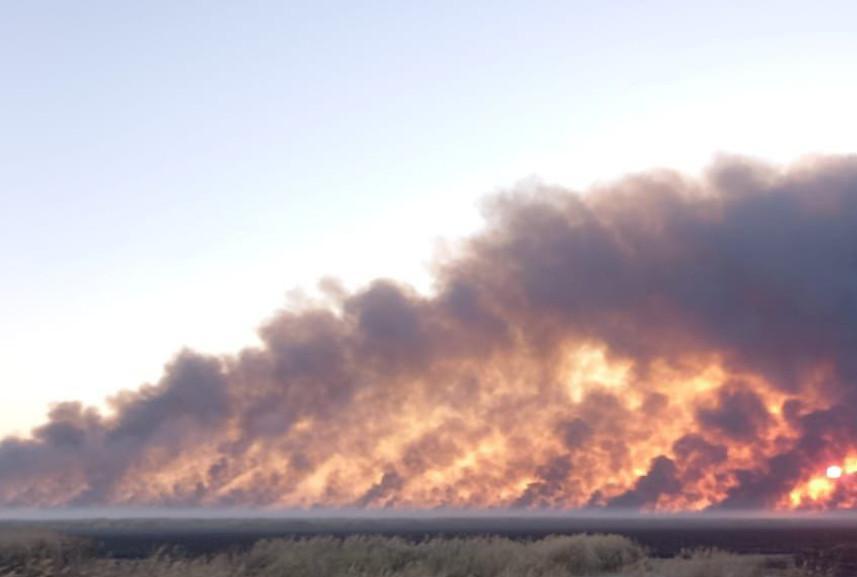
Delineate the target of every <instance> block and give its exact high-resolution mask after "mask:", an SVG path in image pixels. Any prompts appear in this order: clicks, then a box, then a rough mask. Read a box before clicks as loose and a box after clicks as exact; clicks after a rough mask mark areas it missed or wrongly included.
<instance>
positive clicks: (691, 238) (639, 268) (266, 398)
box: [0, 157, 857, 508]
mask: <svg viewBox="0 0 857 577" xmlns="http://www.w3.org/2000/svg"><path fill="white" fill-rule="evenodd" d="M486 218H487V227H486V229H485V230H484V231H483V232H482V233H480V234H478V235H476V236H475V237H473V238H471V239H469V240H468V241H466V242H465V243H464V244H463V245H462V246H461V248H460V251H459V254H457V256H455V257H452V258H447V259H446V260H444V261H441V262H438V263H437V264H436V271H437V277H436V292H435V293H434V294H433V295H432V296H424V295H420V294H417V293H416V292H415V291H413V290H412V289H411V288H409V287H407V286H404V285H402V284H400V283H396V282H394V281H389V280H379V281H376V282H374V283H372V284H371V285H369V286H368V287H366V288H364V289H362V290H360V291H358V292H356V293H353V294H350V293H348V292H347V291H345V290H344V289H342V287H341V286H339V285H338V284H337V283H335V282H334V281H331V280H326V281H324V283H323V286H322V292H323V293H324V294H325V295H326V297H325V298H326V299H327V303H326V304H324V305H319V306H316V307H306V308H304V309H302V310H292V311H287V312H282V313H280V314H278V315H277V316H276V317H274V318H273V319H271V320H270V321H269V322H268V323H266V324H265V325H264V326H263V327H262V328H261V330H260V336H261V339H262V342H263V345H262V346H261V347H258V348H251V349H247V350H244V351H241V352H239V353H238V354H236V355H235V356H232V357H224V358H213V357H208V356H205V355H200V354H197V353H193V352H191V351H184V352H182V353H180V354H179V355H178V356H177V357H176V358H175V359H174V360H173V361H172V362H171V363H170V364H169V365H167V367H166V369H165V372H164V376H163V378H162V379H161V380H160V381H159V382H158V383H156V384H153V385H146V386H143V387H141V388H140V389H138V390H135V391H126V392H123V393H121V394H119V395H118V396H117V397H116V398H114V399H112V401H111V407H112V411H111V412H109V413H106V414H102V413H99V412H98V411H96V410H94V409H92V408H88V407H84V406H82V405H81V404H80V403H76V402H66V403H61V404H58V405H56V406H55V407H54V408H53V410H52V411H51V413H50V415H49V417H48V421H47V422H46V423H45V424H43V425H41V426H39V427H37V428H35V429H34V430H33V431H32V435H31V436H30V438H26V439H20V438H7V439H5V440H2V441H0V504H4V505H32V504H37V505H69V504H71V505H93V504H110V503H122V504H157V505H164V504H183V505H218V504H221V505H222V504H227V505H229V504H241V505H248V504H249V505H268V504H278V505H300V506H314V505H322V506H339V505H342V506H354V505H356V506H371V507H375V506H426V507H429V506H431V507H433V506H441V505H447V506H474V507H486V506H509V505H517V506H527V507H582V506H587V505H590V506H605V505H606V506H609V507H622V508H651V507H667V508H681V507H685V506H692V507H700V506H703V507H715V508H718V507H719V508H730V507H731V508H759V507H777V506H783V504H784V503H785V504H786V505H788V503H789V500H788V499H789V495H790V493H791V492H792V491H794V490H795V489H796V487H799V486H800V484H801V483H804V482H806V481H807V480H808V479H809V478H810V477H812V476H813V475H815V472H816V471H817V469H818V467H819V466H820V464H824V463H826V462H827V461H838V460H841V459H843V458H845V457H847V456H848V455H849V453H852V452H853V453H855V454H857V424H855V423H857V402H855V401H857V385H855V383H857V356H855V355H854V350H855V346H857V159H855V158H851V157H843V158H820V159H814V160H812V161H806V162H804V163H802V164H800V165H797V166H795V167H792V168H789V169H788V170H780V169H777V168H775V167H770V166H767V165H763V164H760V163H756V162H753V161H749V160H746V159H741V158H726V159H721V160H719V161H718V162H716V163H715V164H714V166H713V167H711V169H710V170H709V171H708V172H707V173H706V174H705V176H704V178H701V179H691V178H689V177H685V176H682V175H680V174H677V173H673V172H667V171H661V172H653V173H647V174H642V175H638V176H632V177H628V178H626V179H624V180H622V181H620V182H617V183H614V184H611V185H608V186H603V187H599V188H597V189H594V190H590V191H588V192H587V193H586V194H577V193H574V192H571V191H567V190H564V189H558V188H553V187H547V186H537V185H530V186H529V187H526V188H524V189H519V190H515V191H511V192H508V193H506V194H502V195H499V196H497V197H495V198H493V199H492V200H490V201H489V202H488V203H487V205H486ZM390 241H391V242H395V239H390ZM580 350H583V351H590V352H589V353H586V354H589V356H588V357H586V356H585V355H584V357H585V358H584V357H581V358H582V359H583V360H578V361H574V362H572V361H570V360H569V358H570V355H571V358H576V357H573V354H576V353H573V351H580ZM591 351H600V352H599V353H598V354H600V355H601V357H597V356H595V357H593V355H594V354H595V353H591ZM580 354H583V353H580ZM592 358H595V359H596V360H595V361H593V360H591V359H592ZM586 359H589V360H586ZM598 359H600V360H598ZM587 362H588V363H593V362H597V363H601V364H602V365H603V364H606V365H607V366H610V367H623V369H622V371H623V372H622V373H621V374H622V376H621V379H623V384H621V385H617V384H616V383H615V382H614V381H615V379H616V378H619V377H615V378H614V377H611V376H610V375H608V374H605V373H604V371H601V372H599V371H593V370H590V372H588V373H587V372H586V371H584V370H583V369H580V370H579V372H580V371H583V372H581V373H580V374H583V375H584V376H581V377H575V378H576V379H577V380H576V381H574V383H573V385H569V384H568V381H569V378H570V377H569V376H568V375H569V371H570V370H571V369H570V368H569V367H570V366H571V365H574V366H575V367H576V366H577V365H575V364H574V363H578V364H579V365H580V366H584V367H585V366H588V365H586V363H587ZM703 365H705V366H708V365H713V366H716V367H717V368H718V370H719V373H718V374H722V375H725V376H724V378H723V379H721V380H719V381H717V380H715V381H712V383H713V384H709V385H706V386H707V387H708V388H706V386H701V385H698V379H697V380H694V379H695V378H696V377H695V375H698V374H701V371H702V369H701V368H700V367H703ZM599 366H600V365H599ZM703 368H704V367H703ZM574 370H577V369H574ZM574 370H571V374H577V373H574ZM611 374H612V373H611ZM706 374H707V373H706ZM611 379H613V380H611ZM572 380H573V379H572ZM709 380H710V379H709ZM706 382H707V381H706ZM695 383H696V384H695ZM569 387H572V388H574V389H575V390H576V391H577V392H575V393H570V392H569V391H570V389H569ZM575 395H576V396H575ZM855 498H857V495H851V494H850V493H848V490H847V486H846V485H843V486H842V487H840V488H838V489H837V492H836V493H835V495H833V496H832V497H831V501H830V503H832V504H834V505H836V506H845V505H846V504H849V503H852V501H854V500H855ZM792 505H795V504H794V503H792ZM821 505H822V506H824V503H822V504H821Z"/></svg>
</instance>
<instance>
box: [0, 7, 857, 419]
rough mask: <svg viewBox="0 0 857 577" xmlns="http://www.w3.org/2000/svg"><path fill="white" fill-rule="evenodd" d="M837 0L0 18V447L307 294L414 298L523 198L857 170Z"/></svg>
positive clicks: (846, 41)
mask: <svg viewBox="0 0 857 577" xmlns="http://www.w3.org/2000/svg"><path fill="white" fill-rule="evenodd" d="M855 17H857V7H855V5H854V3H852V2H814V3H808V2H784V1H777V2H749V3H748V2H742V3H738V2H733V3H705V4H703V3H687V2H678V1H670V2H667V1H662V2H656V1H650V2H644V1H634V2H631V1H628V2H543V1H528V2H481V1H474V2H469V3H461V2H419V3H417V2H409V3H404V2H273V1H270V2H265V1H247V2H240V3H236V2H221V1H206V2H202V1H190V0H189V1H184V2H174V1H160V0H152V1H149V2H145V3H134V2H115V1H106V0H105V1H98V0H87V1H85V2H60V1H43V0H36V1H30V2H5V3H2V4H0V77H2V90H0V271H2V277H0V280H2V282H0V319H2V321H0V367H2V377H0V379H2V381H0V383H2V384H0V436H2V435H6V434H11V433H17V434H26V433H27V432H28V431H29V429H30V428H31V427H33V426H36V425H38V424H40V423H41V422H42V421H43V420H44V418H45V415H46V414H47V412H48V410H49V407H50V406H51V403H54V402H58V401H62V400H69V399H78V400H81V401H83V402H85V403H87V404H94V405H97V406H100V405H101V404H102V403H103V401H104V399H105V398H106V397H107V396H110V395H114V394H116V393H117V392H118V391H120V390H121V389H126V388H134V387H137V386H139V385H141V384H143V383H146V382H155V381H156V380H157V379H158V378H160V375H161V373H162V371H163V367H164V363H165V362H167V361H168V360H169V359H170V358H171V357H172V356H173V355H174V354H175V353H176V352H177V351H178V350H180V349H181V348H182V347H191V348H193V349H195V350H198V351H201V352H204V353H212V354H215V353H225V352H231V351H235V350H237V349H238V348H240V347H241V346H244V345H248V344H253V343H256V342H258V338H257V336H256V329H257V328H258V326H259V325H260V323H262V322H264V321H265V320H266V319H269V318H271V316H272V315H273V314H274V312H275V311H277V310H278V309H280V308H282V307H288V306H290V303H295V302H298V303H299V302H300V300H301V296H300V291H301V290H302V291H304V293H306V294H309V295H312V294H315V291H316V289H315V286H316V283H317V282H318V280H319V279H320V278H322V277H325V276H333V277H336V278H339V279H340V280H341V281H342V282H343V283H344V284H345V285H346V286H347V287H350V288H352V289H357V288H359V287H361V286H364V285H365V284H366V283H367V282H369V281H370V280H371V279H374V278H377V277H389V278H395V279H399V280H402V281H404V282H407V283H409V284H411V285H413V286H415V287H416V288H417V290H419V291H421V292H423V293H425V294H428V293H430V292H431V291H432V290H434V285H433V282H434V281H433V277H432V275H431V273H430V263H431V262H432V258H433V255H434V254H436V253H437V252H438V251H442V250H443V247H444V243H447V242H453V243H454V241H455V239H457V238H460V237H462V236H465V235H467V234H470V233H472V232H473V231H476V230H479V229H480V227H482V226H483V219H482V216H481V212H480V210H481V209H480V206H481V199H482V198H483V197H484V196H485V195H487V194H491V193H493V192H496V191H498V190H503V189H506V188H510V187H513V186H515V185H516V184H517V183H520V182H531V181H543V182H548V183H557V184H561V185H564V186H568V187H572V188H585V187H587V186H588V185H590V184H592V183H603V182H610V181H612V180H614V179H616V178H619V177H621V176H622V175H624V174H626V173H628V172H634V171H639V170H644V169H648V168H650V167H656V166H667V167H673V168H676V169H681V170H685V171H689V172H691V173H693V172H696V171H699V170H701V169H702V168H703V167H705V166H707V165H708V164H710V162H711V161H712V160H713V159H714V158H715V157H716V155H718V154H719V153H737V154H747V155H750V156H753V157H755V158H759V159H764V160H767V161H773V162H788V161H791V160H794V159H796V158H799V157H801V156H803V155H807V154H820V153H845V152H853V149H854V141H853V135H854V134H857V115H855V114H854V112H853V103H854V102H855V101H857V81H855V76H854V74H853V73H852V71H853V70H854V69H855V64H857V63H855V55H857V37H855V35H854V34H853V22H854V21H855Z"/></svg>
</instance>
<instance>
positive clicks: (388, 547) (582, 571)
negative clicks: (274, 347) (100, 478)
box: [0, 531, 810, 577]
mask: <svg viewBox="0 0 857 577" xmlns="http://www.w3.org/2000/svg"><path fill="white" fill-rule="evenodd" d="M61 575H66V576H69V577H574V576H585V575H591V576H596V575H603V576H615V577H622V576H629V577H630V576H636V577H656V576H660V577H766V576H778V577H805V576H808V575H810V573H808V572H805V571H802V570H800V569H798V568H796V567H794V566H793V565H792V564H791V562H790V561H788V560H786V559H784V558H780V559H776V560H772V559H771V558H768V557H763V556H748V555H733V554H729V553H723V552H719V551H695V552H688V553H684V554H682V555H680V556H678V557H676V558H674V559H650V558H647V557H646V555H645V551H644V550H643V549H642V548H641V547H640V546H639V545H637V544H635V543H634V542H632V541H631V540H629V539H627V538H625V537H621V536H618V535H572V536H552V537H547V538H545V539H540V540H536V541H516V540H511V539H506V538H501V537H473V538H456V539H443V538H433V539H427V540H425V541H422V542H419V543H414V542H409V541H405V540H404V539H400V538H396V537H377V536H358V537H350V538H347V539H337V538H333V537H315V538H310V539H275V540H264V541H260V542H258V543H256V544H255V545H254V546H253V547H252V548H251V549H250V550H249V551H246V552H242V553H235V554H220V555H214V556H186V555H181V554H178V553H175V552H169V551H167V550H161V551H158V552H155V553H154V554H152V555H150V556H149V557H147V558H144V559H110V558H105V557H99V556H98V555H97V554H96V551H95V549H94V548H92V547H89V546H87V544H86V543H85V542H83V541H81V540H77V539H70V538H67V537H63V536H60V535H57V534H53V533H48V532H43V531H27V532H18V531H16V532H15V533H0V577H41V576H45V577H47V576H61Z"/></svg>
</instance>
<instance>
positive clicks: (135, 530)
mask: <svg viewBox="0 0 857 577" xmlns="http://www.w3.org/2000/svg"><path fill="white" fill-rule="evenodd" d="M27 531H45V532H52V533H57V534H61V535H66V536H71V537H78V538H84V539H85V540H86V541H87V542H89V543H90V544H91V547H92V548H93V549H94V550H95V551H96V552H97V555H98V556H99V557H104V558H111V559H126V560H134V559H144V558H146V557H148V556H150V555H151V554H152V553H153V552H154V551H156V550H158V549H161V550H163V549H164V548H166V549H167V550H171V551H176V552H180V553H181V554H183V555H188V556H196V557H200V556H212V555H217V554H222V553H234V554H244V553H246V552H248V551H251V550H252V549H253V548H254V544H256V543H258V542H259V541H261V540H264V539H279V538H285V539H289V540H293V539H294V538H300V539H302V540H305V539H307V538H313V537H331V536H332V537H335V538H337V539H336V540H337V541H341V539H342V538H348V537H355V536H367V535H375V536H383V537H397V538H399V539H398V540H397V541H400V542H403V543H406V544H411V545H418V544H420V543H426V542H428V541H432V540H433V542H435V543H436V542H439V541H442V540H444V539H449V538H456V537H457V538H465V541H473V540H472V538H475V537H480V536H499V537H503V538H506V539H504V542H506V541H511V542H515V543H519V542H529V541H533V540H543V539H544V538H545V537H547V536H550V535H578V534H581V533H589V534H595V533H597V534H612V535H619V536H623V537H627V538H628V540H629V542H633V543H635V544H639V545H640V546H641V547H642V549H643V550H645V552H646V553H647V555H648V557H649V558H652V559H669V558H674V557H677V556H679V557H680V556H681V554H682V552H683V551H684V552H686V551H688V550H700V549H703V550H704V549H712V548H713V549H719V550H724V551H729V552H732V553H736V554H740V555H743V556H748V558H749V556H760V555H761V556H769V557H775V558H776V557H782V558H789V559H791V560H793V561H794V562H795V563H796V564H798V565H800V566H803V567H807V568H812V569H823V570H826V571H829V572H832V573H834V574H836V575H841V576H843V577H844V576H846V575H847V576H851V577H853V576H854V575H857V519H853V518H850V517H842V518H807V517H798V518H768V519H763V518H733V519H711V518H704V517H694V518H669V517H666V518H665V517H628V518H617V517H610V518H604V517H601V518H599V517H589V518H583V517H560V516H551V517H522V516H515V517H502V516H492V517H435V518H428V517H419V518H405V517H390V518H364V517H351V518H308V517H301V518H298V517H282V518H210V519H194V518H144V519H143V518H141V519H106V518H102V519H97V518H96V519H66V520H35V519H29V520H5V521H0V533H6V534H14V533H16V532H17V533H21V532H27ZM433 538H439V539H433ZM685 554H686V553H685ZM766 574H767V573H766Z"/></svg>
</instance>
